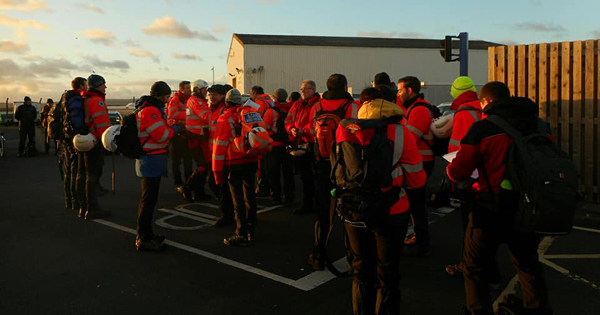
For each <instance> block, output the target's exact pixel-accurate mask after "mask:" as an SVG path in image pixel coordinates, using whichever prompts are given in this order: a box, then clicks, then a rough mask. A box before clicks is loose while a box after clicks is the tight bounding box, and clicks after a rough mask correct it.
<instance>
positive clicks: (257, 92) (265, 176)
mask: <svg viewBox="0 0 600 315" xmlns="http://www.w3.org/2000/svg"><path fill="white" fill-rule="evenodd" d="M250 99H251V100H252V101H253V102H254V103H256V104H258V105H259V106H260V107H259V108H258V109H257V110H256V111H257V112H258V113H259V114H260V116H261V117H264V116H265V114H266V113H267V111H269V110H270V109H271V108H273V106H274V104H275V102H274V101H273V99H271V96H269V95H268V94H265V91H264V90H263V88H262V87H261V86H258V85H255V86H253V87H252V88H251V89H250ZM259 160H260V161H259V164H258V174H257V178H258V181H257V183H256V195H257V196H260V197H267V196H269V191H270V190H271V189H270V185H269V165H268V163H267V159H266V158H260V159H259Z"/></svg>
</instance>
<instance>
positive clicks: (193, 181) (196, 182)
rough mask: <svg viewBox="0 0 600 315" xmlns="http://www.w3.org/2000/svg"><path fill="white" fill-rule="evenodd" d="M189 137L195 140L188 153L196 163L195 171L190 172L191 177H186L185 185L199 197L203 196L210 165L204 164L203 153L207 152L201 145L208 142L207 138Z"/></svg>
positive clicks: (204, 155) (204, 156)
mask: <svg viewBox="0 0 600 315" xmlns="http://www.w3.org/2000/svg"><path fill="white" fill-rule="evenodd" d="M190 137H194V140H195V145H194V146H193V148H190V151H191V154H192V158H193V160H194V162H195V163H196V169H195V170H194V171H193V172H192V175H190V176H189V177H187V180H186V182H185V184H186V185H187V186H188V187H187V188H189V189H191V190H192V191H193V192H194V194H196V197H199V196H201V195H204V194H205V192H204V185H205V184H206V176H207V173H208V169H209V168H210V165H208V163H207V162H206V161H207V160H206V153H205V152H204V151H205V150H208V147H207V146H204V145H202V144H203V143H205V142H207V141H208V137H206V136H198V135H193V136H192V135H190Z"/></svg>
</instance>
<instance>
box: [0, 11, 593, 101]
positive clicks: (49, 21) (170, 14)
mask: <svg viewBox="0 0 600 315" xmlns="http://www.w3.org/2000/svg"><path fill="white" fill-rule="evenodd" d="M597 12H600V1H596V0H586V1H582V0H570V1H568V2H564V1H559V0H520V1H517V0H504V1H486V0H480V1H473V0H454V1H449V0H421V1H415V0H412V1H400V0H397V1H376V0H372V1H356V0H348V1H313V0H304V1H289V0H235V1H234V0H231V1H227V0H221V1H205V0H200V1H192V0H146V1H142V0H138V1H132V0H96V1H90V0H81V1H79V0H73V1H69V0H47V1H44V0H0V103H4V101H5V100H6V98H10V101H13V100H22V98H23V96H25V95H29V96H31V97H32V98H33V99H34V100H37V99H39V98H44V100H45V99H46V98H55V99H57V98H59V96H60V94H61V93H62V91H64V90H65V89H68V88H69V84H70V82H71V80H72V78H74V77H76V76H83V77H87V76H89V75H90V74H91V73H92V71H93V72H95V73H97V74H100V75H102V76H104V77H105V79H106V81H107V87H108V89H107V98H109V99H111V98H113V99H114V98H131V97H134V96H135V97H139V96H141V95H144V94H147V93H148V91H149V89H150V86H151V85H152V83H153V82H155V81H158V80H163V81H166V82H168V83H169V84H170V85H171V87H172V88H173V89H176V87H177V83H178V82H179V81H182V80H188V81H194V80H197V79H203V80H206V81H208V82H209V83H212V78H213V72H212V71H211V68H213V67H214V76H215V81H216V82H225V81H226V76H225V75H226V71H227V54H228V51H229V45H230V43H231V38H232V34H233V33H240V34H274V35H318V36H351V37H356V36H366V37H393V38H427V39H442V38H443V37H444V36H445V35H458V33H460V32H468V33H469V37H470V39H472V40H473V39H475V40H486V41H492V42H497V43H502V44H532V43H542V42H557V41H574V40H587V39H599V38H600V24H599V23H598V19H597ZM407 75H409V74H407Z"/></svg>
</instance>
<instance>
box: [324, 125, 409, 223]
mask: <svg viewBox="0 0 600 315" xmlns="http://www.w3.org/2000/svg"><path fill="white" fill-rule="evenodd" d="M387 128H388V122H387V121H385V120H379V119H343V120H342V121H341V122H340V125H339V128H338V130H337V133H336V143H335V145H334V148H333V150H332V152H331V165H332V169H331V180H332V182H333V183H334V184H335V186H336V198H337V201H338V203H337V208H336V210H337V212H338V215H339V216H340V217H341V218H342V220H344V221H345V222H346V223H349V224H356V225H357V226H362V227H367V226H369V225H377V224H378V223H381V222H382V221H384V220H385V219H386V218H387V217H388V216H389V209H390V207H391V206H392V205H393V203H394V202H396V201H397V197H398V195H399V191H398V190H397V189H390V190H388V192H390V193H389V194H388V193H386V194H385V195H384V193H382V191H383V189H387V188H390V187H391V186H392V172H393V169H394V162H395V161H394V154H395V152H394V143H393V141H392V140H390V139H388V137H387ZM400 130H403V129H400ZM402 136H403V135H402ZM396 155H397V152H396ZM398 158H399V157H398ZM388 197H390V198H388ZM394 197H396V198H395V199H394Z"/></svg>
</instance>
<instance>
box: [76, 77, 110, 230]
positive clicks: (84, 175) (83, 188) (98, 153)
mask: <svg viewBox="0 0 600 315" xmlns="http://www.w3.org/2000/svg"><path fill="white" fill-rule="evenodd" d="M88 86H89V90H87V91H83V92H82V96H83V98H84V99H85V101H84V103H83V108H84V119H85V125H86V126H87V129H88V132H89V133H91V134H92V135H94V137H96V139H98V140H100V139H102V133H104V131H105V130H106V129H107V128H108V127H110V119H109V118H108V109H107V108H106V103H105V97H106V81H105V80H104V78H103V77H102V76H99V75H97V74H92V75H90V76H89V78H88ZM102 150H103V148H102V141H97V144H96V146H95V147H94V148H93V149H92V150H90V151H87V152H80V154H78V156H79V162H78V163H79V170H78V172H77V193H78V194H79V200H82V201H84V202H82V203H83V204H85V208H86V209H85V210H86V211H85V215H83V213H82V212H83V211H81V212H80V217H83V218H84V219H86V220H93V219H96V218H105V217H108V216H110V212H109V211H104V210H100V208H99V205H98V198H97V196H96V190H97V187H98V182H99V180H100V176H101V174H102V165H103V164H104V161H103V152H102Z"/></svg>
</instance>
